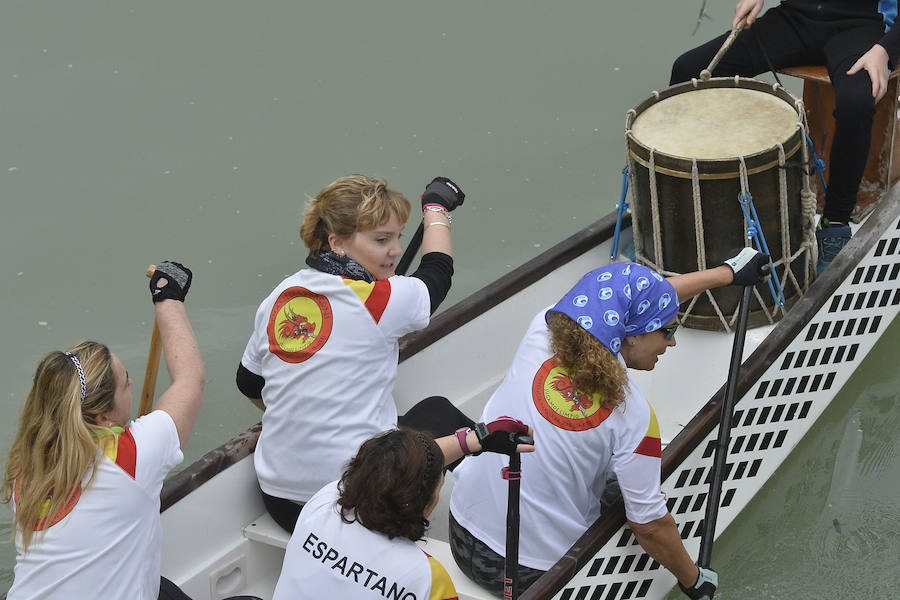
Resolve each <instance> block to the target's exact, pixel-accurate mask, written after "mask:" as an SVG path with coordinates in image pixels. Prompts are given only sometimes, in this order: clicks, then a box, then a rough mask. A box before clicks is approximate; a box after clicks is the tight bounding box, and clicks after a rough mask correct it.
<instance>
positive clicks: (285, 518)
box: [260, 490, 303, 533]
mask: <svg viewBox="0 0 900 600" xmlns="http://www.w3.org/2000/svg"><path fill="white" fill-rule="evenodd" d="M260 493H261V494H262V499H263V504H264V505H265V506H266V511H267V512H268V513H269V514H270V515H271V516H272V519H274V520H275V522H276V523H278V526H279V527H281V528H282V529H284V530H285V531H287V532H288V533H294V526H295V525H297V517H299V516H300V511H301V510H303V504H302V503H300V502H294V501H293V500H287V499H286V498H277V497H275V496H270V495H269V494H267V493H265V492H263V491H262V490H260Z"/></svg>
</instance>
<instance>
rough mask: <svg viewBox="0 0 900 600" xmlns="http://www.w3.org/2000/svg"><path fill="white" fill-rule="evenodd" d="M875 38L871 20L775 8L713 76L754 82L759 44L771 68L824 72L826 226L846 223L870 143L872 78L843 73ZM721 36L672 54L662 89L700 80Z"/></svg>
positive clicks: (878, 32)
mask: <svg viewBox="0 0 900 600" xmlns="http://www.w3.org/2000/svg"><path fill="white" fill-rule="evenodd" d="M882 35H884V25H883V24H881V23H878V22H877V21H874V20H871V19H844V20H838V21H834V20H832V21H824V20H818V19H813V18H810V17H809V16H807V15H805V14H803V13H801V12H800V11H797V10H795V9H792V8H790V7H786V6H777V7H774V8H771V9H769V10H767V11H766V12H765V14H763V16H762V17H760V18H759V19H757V21H756V22H755V23H754V24H753V26H752V27H751V28H749V29H745V30H744V31H742V32H741V34H740V35H739V36H738V38H737V40H735V42H734V44H733V45H732V46H731V48H730V49H729V50H728V52H726V53H725V56H723V57H722V60H721V62H720V63H719V64H718V66H717V67H716V68H715V69H714V70H713V72H712V75H713V76H714V77H727V76H731V75H742V76H745V77H755V76H756V75H759V74H760V73H764V72H766V71H768V70H769V63H768V62H767V61H766V58H765V55H764V54H763V51H762V50H761V49H760V48H761V47H762V48H764V49H765V54H766V55H768V57H769V60H770V61H771V62H772V66H773V67H774V68H775V69H781V68H783V67H791V66H798V65H808V64H814V65H815V64H824V65H825V66H826V67H827V69H828V74H829V76H830V77H831V82H832V85H833V86H834V95H835V98H834V99H835V110H834V119H835V129H834V140H833V141H832V144H831V156H829V158H828V190H827V192H826V194H825V210H824V216H825V218H827V219H829V220H830V221H840V222H843V223H846V222H847V221H848V219H849V218H850V213H851V212H852V210H853V205H854V204H856V193H857V191H858V189H859V183H860V181H861V179H862V175H863V171H864V170H865V168H866V159H867V158H868V155H869V146H870V145H871V143H872V119H873V117H874V115H875V99H874V98H873V97H872V80H871V79H870V78H869V74H868V72H866V71H865V70H861V71H860V72H858V73H856V74H855V75H847V71H848V70H849V69H850V67H852V66H853V64H854V63H855V62H856V61H857V60H858V59H859V57H861V56H862V55H863V54H865V53H866V52H868V51H869V50H870V49H871V48H872V46H873V45H874V44H875V43H877V42H878V41H879V40H880V39H881V36H882ZM727 36H728V34H727V33H725V34H722V35H721V36H719V37H717V38H716V39H714V40H711V41H710V42H707V43H706V44H703V45H702V46H698V47H697V48H694V49H693V50H689V51H688V52H685V53H684V54H682V55H681V56H679V57H678V58H677V59H676V60H675V63H674V64H673V65H672V76H671V79H670V80H669V85H674V84H676V83H681V82H683V81H689V80H690V79H691V78H693V77H699V75H700V71H701V70H703V69H705V68H706V67H707V66H709V62H710V61H711V60H712V58H713V56H715V54H716V52H718V50H719V48H721V47H722V43H723V42H724V41H725V38H726V37H727ZM811 126H813V127H819V126H821V124H820V123H812V124H811Z"/></svg>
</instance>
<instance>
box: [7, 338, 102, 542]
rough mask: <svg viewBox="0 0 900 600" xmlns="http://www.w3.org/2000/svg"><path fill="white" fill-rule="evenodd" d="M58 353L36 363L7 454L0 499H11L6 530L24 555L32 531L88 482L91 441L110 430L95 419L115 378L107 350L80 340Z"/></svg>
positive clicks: (93, 459)
mask: <svg viewBox="0 0 900 600" xmlns="http://www.w3.org/2000/svg"><path fill="white" fill-rule="evenodd" d="M68 352H69V353H71V354H73V355H74V356H75V357H77V359H78V361H77V362H78V363H79V364H80V365H81V366H82V369H83V372H84V380H85V395H84V399H83V400H82V387H81V379H80V378H79V373H78V369H77V367H76V364H75V361H73V360H72V359H71V358H70V357H69V356H67V355H66V354H65V353H63V352H51V353H50V354H48V355H47V356H46V357H45V358H44V359H43V360H42V361H41V362H40V364H38V368H37V371H36V372H35V375H34V381H33V384H32V387H31V391H30V392H29V393H28V397H27V398H26V400H25V406H24V408H23V409H22V416H21V419H20V421H19V429H18V431H17V433H16V438H15V441H14V442H13V445H12V447H11V448H10V451H9V459H8V460H7V462H6V472H5V474H4V477H3V487H2V490H0V499H2V501H3V502H4V503H8V502H10V501H11V500H15V506H16V512H15V517H14V519H13V531H14V532H18V533H19V534H20V536H21V543H22V547H23V549H25V550H27V549H28V547H29V545H30V544H31V542H32V539H33V535H34V532H35V531H40V530H44V529H46V528H47V527H49V526H50V525H51V524H52V523H53V518H54V517H55V516H56V515H58V514H60V512H61V511H62V510H63V509H64V507H65V506H66V505H67V504H68V503H70V502H72V501H73V500H74V499H76V498H77V495H78V494H79V493H80V492H81V489H82V483H83V480H84V479H87V481H86V482H84V487H87V486H89V485H90V484H91V483H92V482H93V478H94V472H95V469H94V467H96V465H97V463H98V462H99V460H100V458H101V454H100V453H99V452H98V448H97V443H98V442H99V441H100V439H101V438H102V437H104V436H107V435H112V433H111V432H110V430H109V429H106V428H102V427H98V426H97V425H96V424H95V422H94V421H95V418H96V417H97V416H98V415H99V414H101V413H104V412H107V411H109V410H111V409H112V408H113V403H114V399H115V385H116V384H115V375H114V373H113V369H112V362H111V355H110V352H109V348H107V347H106V346H104V345H103V344H99V343H97V342H81V343H80V344H78V345H76V346H74V347H73V348H71V349H69V351H68Z"/></svg>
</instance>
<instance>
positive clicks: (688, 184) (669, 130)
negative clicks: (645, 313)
mask: <svg viewBox="0 0 900 600" xmlns="http://www.w3.org/2000/svg"><path fill="white" fill-rule="evenodd" d="M805 135H806V131H805V127H804V119H803V106H802V103H801V102H800V101H799V100H797V99H796V98H795V97H794V96H792V95H791V94H790V93H789V92H787V91H786V90H784V89H783V88H781V87H780V86H772V85H770V84H767V83H765V82H761V81H756V80H753V79H742V78H717V79H711V80H709V81H706V82H700V81H693V82H687V83H683V84H679V85H675V86H672V87H670V88H667V89H665V90H663V91H661V92H658V93H654V95H652V96H651V97H650V98H648V99H646V100H645V101H644V102H642V103H641V104H639V105H638V106H637V107H636V108H634V109H633V110H631V111H629V112H628V117H627V119H626V145H627V149H628V161H629V176H630V181H631V184H632V185H631V193H632V207H631V208H632V225H633V231H634V238H635V250H636V255H637V262H640V263H642V264H646V265H648V266H650V267H652V268H654V269H656V270H657V271H659V272H660V273H663V274H665V275H673V274H678V273H689V272H691V271H696V270H699V269H703V268H709V267H715V266H718V265H720V264H722V262H723V261H724V260H725V259H727V258H730V257H731V256H733V255H734V254H736V253H737V251H739V250H740V249H741V248H743V247H744V246H745V245H747V244H746V243H745V240H746V231H747V230H746V226H745V219H744V213H743V211H742V209H741V204H740V202H739V195H740V194H741V192H742V191H747V192H749V193H750V195H751V197H752V200H753V204H754V206H755V208H756V212H757V215H758V218H759V222H760V223H761V225H762V231H763V234H764V236H765V240H766V242H767V243H768V247H769V251H770V254H771V255H772V260H773V262H774V263H775V266H776V272H777V273H778V276H779V279H780V281H781V284H782V286H783V288H784V295H785V297H786V299H787V301H788V304H790V303H792V302H793V301H795V300H796V299H797V298H798V297H799V296H800V295H802V293H803V292H804V291H805V289H806V288H807V287H808V285H809V283H810V281H811V279H812V277H814V260H813V259H812V246H813V244H814V237H813V235H814V234H813V230H812V228H813V221H814V210H815V205H814V201H813V198H812V192H811V191H810V190H809V183H808V178H807V177H806V175H805V171H806V165H805V164H804V162H805V157H806V147H805ZM740 298H741V290H740V289H739V288H737V287H733V286H729V287H724V288H718V289H716V290H711V292H710V293H708V294H701V295H700V296H698V297H697V298H696V300H695V301H694V302H692V303H690V304H688V303H682V305H681V312H680V313H679V320H680V321H681V323H682V324H683V325H686V326H688V327H695V328H699V329H710V330H721V329H728V328H729V325H730V324H731V323H733V321H734V316H735V315H736V312H737V308H738V305H739V303H740ZM754 298H755V301H754V304H753V305H752V306H751V312H750V321H749V323H750V326H758V325H762V324H765V323H771V322H774V321H775V320H776V319H778V318H780V317H781V316H782V315H783V314H784V308H779V307H777V306H776V305H775V301H774V300H773V298H772V294H771V293H770V291H769V288H768V285H766V284H762V285H760V286H758V289H757V293H756V294H754Z"/></svg>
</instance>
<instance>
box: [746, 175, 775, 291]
mask: <svg viewBox="0 0 900 600" xmlns="http://www.w3.org/2000/svg"><path fill="white" fill-rule="evenodd" d="M738 202H740V203H741V211H743V213H744V220H745V221H746V223H747V238H748V239H752V240H753V243H754V244H755V245H756V249H757V250H758V251H759V252H764V253H766V254H768V255H769V256H771V253H770V252H769V245H768V244H766V236H765V235H764V234H763V231H762V226H761V225H760V224H759V217H758V216H757V214H756V207H755V206H753V197H752V196H751V195H750V192H741V193H740V194H739V195H738ZM769 291H770V292H772V299H773V300H774V301H775V304H777V305H778V306H784V293H783V292H782V291H781V282H780V281H779V280H778V273H776V270H775V269H772V276H771V277H770V278H769Z"/></svg>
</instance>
